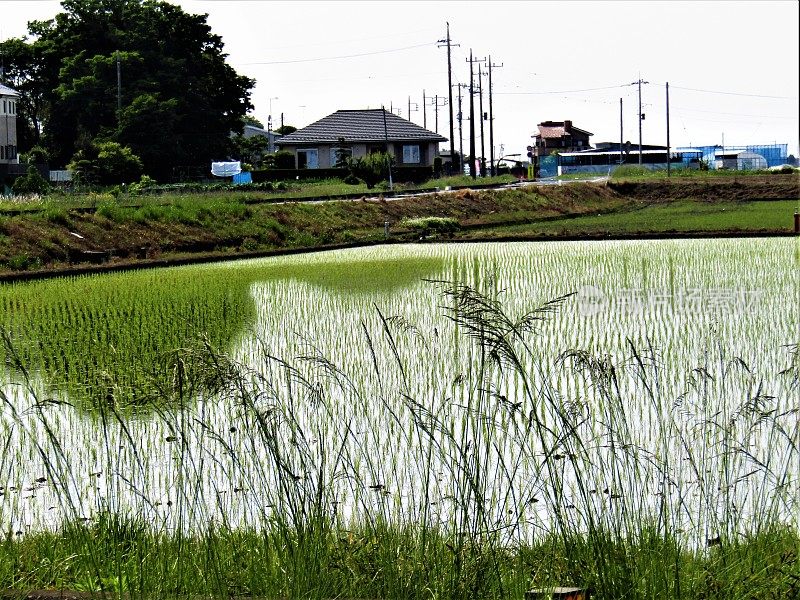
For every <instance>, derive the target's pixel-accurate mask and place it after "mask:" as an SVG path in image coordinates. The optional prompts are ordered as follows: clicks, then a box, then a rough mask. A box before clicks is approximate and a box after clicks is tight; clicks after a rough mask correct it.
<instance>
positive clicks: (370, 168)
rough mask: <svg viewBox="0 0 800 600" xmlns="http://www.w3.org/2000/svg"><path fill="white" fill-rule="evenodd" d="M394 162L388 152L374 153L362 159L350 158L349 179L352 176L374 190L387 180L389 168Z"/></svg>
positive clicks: (348, 163) (348, 164)
mask: <svg viewBox="0 0 800 600" xmlns="http://www.w3.org/2000/svg"><path fill="white" fill-rule="evenodd" d="M393 162H394V159H393V158H392V156H391V155H389V154H388V153H387V152H373V153H371V154H367V155H366V156H362V157H360V158H349V159H348V160H347V168H348V169H349V170H350V174H349V175H348V177H349V176H350V175H352V176H353V177H356V178H357V179H360V180H361V181H363V182H364V183H365V184H367V188H369V189H372V188H374V187H375V184H377V183H379V182H380V181H383V180H384V179H386V176H387V175H388V173H389V167H390V165H391V164H392V163H393Z"/></svg>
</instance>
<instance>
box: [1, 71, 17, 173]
mask: <svg viewBox="0 0 800 600" xmlns="http://www.w3.org/2000/svg"><path fill="white" fill-rule="evenodd" d="M18 101H19V93H18V92H17V91H15V90H12V89H11V88H10V87H8V86H6V85H3V84H2V83H0V164H12V163H13V164H16V163H18V162H19V158H18V157H17V102H18Z"/></svg>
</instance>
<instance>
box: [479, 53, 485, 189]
mask: <svg viewBox="0 0 800 600" xmlns="http://www.w3.org/2000/svg"><path fill="white" fill-rule="evenodd" d="M478 110H479V111H480V113H481V177H486V149H485V147H484V144H483V122H484V121H485V120H486V113H485V112H483V74H482V73H481V65H480V63H479V64H478Z"/></svg>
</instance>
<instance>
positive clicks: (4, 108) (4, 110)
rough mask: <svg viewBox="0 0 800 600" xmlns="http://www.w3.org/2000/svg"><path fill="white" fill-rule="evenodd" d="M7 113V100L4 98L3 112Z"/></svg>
mask: <svg viewBox="0 0 800 600" xmlns="http://www.w3.org/2000/svg"><path fill="white" fill-rule="evenodd" d="M5 113H6V101H5V100H3V114H5Z"/></svg>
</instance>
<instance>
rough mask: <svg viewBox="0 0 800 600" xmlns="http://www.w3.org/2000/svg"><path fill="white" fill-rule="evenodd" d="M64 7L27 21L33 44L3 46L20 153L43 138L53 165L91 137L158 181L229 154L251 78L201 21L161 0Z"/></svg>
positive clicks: (86, 1) (80, 2)
mask: <svg viewBox="0 0 800 600" xmlns="http://www.w3.org/2000/svg"><path fill="white" fill-rule="evenodd" d="M62 9H63V12H61V13H59V14H58V15H56V17H55V18H54V19H53V20H50V21H33V22H31V23H29V24H28V31H29V33H30V35H31V37H32V41H28V40H26V39H12V40H8V41H6V42H4V43H2V44H0V53H2V54H3V56H4V59H5V62H6V65H7V73H8V75H9V77H10V83H11V85H12V87H14V88H15V89H17V90H18V91H19V92H20V94H21V98H20V103H19V105H20V117H21V119H20V120H21V121H22V126H21V128H20V129H21V141H20V144H19V145H20V147H21V148H23V149H25V148H26V147H30V146H32V145H33V144H34V143H36V142H37V140H39V139H40V138H41V141H42V143H43V144H44V145H45V147H46V148H47V150H48V151H49V153H50V156H51V161H52V163H53V164H54V165H57V166H58V165H63V164H65V163H66V162H68V161H69V159H70V157H72V156H73V155H74V154H75V153H76V151H78V150H86V149H87V148H88V146H89V145H90V144H91V143H93V142H95V141H97V142H98V143H99V142H106V141H113V142H118V143H120V144H121V145H122V146H129V147H130V148H131V149H133V150H134V152H135V153H137V154H140V155H141V158H142V162H143V165H144V169H145V170H146V171H147V172H148V173H152V174H155V175H157V176H158V177H160V178H165V177H167V176H169V175H170V174H171V173H172V170H173V168H174V167H175V166H179V165H197V166H199V165H205V164H206V163H208V162H210V161H211V160H213V159H218V158H220V157H224V156H227V154H228V153H229V151H230V147H231V141H230V132H231V131H233V132H241V131H242V127H243V124H244V121H243V118H244V116H245V115H246V114H247V111H248V110H249V109H251V108H252V105H251V103H250V90H251V89H252V87H253V85H254V82H253V80H251V79H249V78H247V77H243V76H240V75H238V74H237V73H236V72H235V71H234V70H233V68H231V67H230V66H229V65H228V64H226V62H225V54H224V53H223V44H222V40H221V38H220V37H219V36H217V35H214V34H212V33H211V29H210V27H209V26H208V24H207V22H206V15H191V14H188V13H185V12H184V11H183V10H182V9H181V8H180V7H178V6H174V5H172V4H169V3H167V2H162V1H159V0H63V2H62ZM118 68H119V71H120V73H121V76H122V77H121V79H122V86H121V94H120V97H119V101H120V103H121V110H118V108H117V102H118V96H117V70H118ZM22 139H24V140H25V142H24V144H23V141H22Z"/></svg>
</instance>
